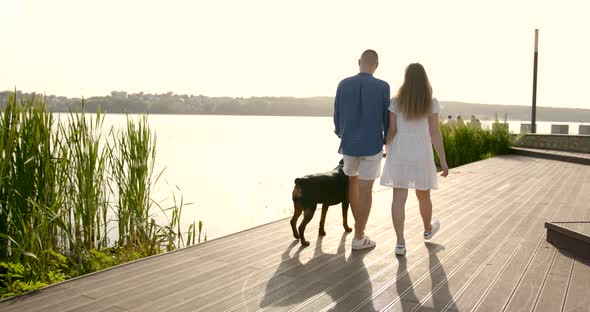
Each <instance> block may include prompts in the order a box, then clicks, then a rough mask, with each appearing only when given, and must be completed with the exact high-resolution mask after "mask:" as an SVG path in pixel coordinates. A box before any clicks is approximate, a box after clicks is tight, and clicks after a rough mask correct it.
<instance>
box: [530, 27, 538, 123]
mask: <svg viewBox="0 0 590 312" xmlns="http://www.w3.org/2000/svg"><path fill="white" fill-rule="evenodd" d="M538 58H539V30H538V29H535V56H534V62H533V109H532V114H531V115H532V116H531V133H537V61H538Z"/></svg>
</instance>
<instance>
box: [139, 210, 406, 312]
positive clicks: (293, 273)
mask: <svg viewBox="0 0 590 312" xmlns="http://www.w3.org/2000/svg"><path fill="white" fill-rule="evenodd" d="M416 218H418V217H417V216H416ZM388 223H389V222H383V224H384V226H385V228H387V227H389V228H391V226H390V225H389V224H388ZM391 234H392V233H390V234H389V235H391ZM298 269H299V268H298ZM285 274H290V275H294V276H297V272H293V271H291V272H289V271H288V270H287V271H285ZM221 286H224V285H221ZM176 295H177V294H175V296H176ZM202 296H206V293H205V294H200V295H198V296H197V297H202ZM240 296H241V293H240V292H238V294H237V295H236V297H238V298H237V299H236V300H240V299H239V297H240ZM207 299H208V300H211V298H210V297H207ZM192 301H193V302H194V303H190V304H191V305H192V306H195V307H197V306H199V305H198V303H199V298H195V299H193V300H192ZM215 302H216V301H212V302H210V305H213V304H215V306H217V305H216V303H215ZM186 304H189V303H186ZM148 308H149V307H148Z"/></svg>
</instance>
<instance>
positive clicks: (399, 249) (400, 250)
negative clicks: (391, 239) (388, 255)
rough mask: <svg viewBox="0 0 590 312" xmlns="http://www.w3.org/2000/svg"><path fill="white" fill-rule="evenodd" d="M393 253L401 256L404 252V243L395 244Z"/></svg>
mask: <svg viewBox="0 0 590 312" xmlns="http://www.w3.org/2000/svg"><path fill="white" fill-rule="evenodd" d="M395 254H396V255H398V256H403V255H405V254H406V245H395Z"/></svg>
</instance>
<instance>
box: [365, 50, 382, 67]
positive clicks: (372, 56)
mask: <svg viewBox="0 0 590 312" xmlns="http://www.w3.org/2000/svg"><path fill="white" fill-rule="evenodd" d="M361 64H367V65H376V64H379V56H378V55H377V52H375V51H374V50H370V49H369V50H366V51H365V52H363V54H361Z"/></svg>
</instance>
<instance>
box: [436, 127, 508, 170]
mask: <svg viewBox="0 0 590 312" xmlns="http://www.w3.org/2000/svg"><path fill="white" fill-rule="evenodd" d="M505 119H506V117H505ZM440 130H441V134H442V138H443V143H444V146H445V155H446V158H447V164H448V165H449V168H454V167H458V166H461V165H464V164H468V163H471V162H474V161H478V160H482V159H486V158H490V157H493V156H496V155H502V154H507V153H509V152H510V147H511V146H512V143H513V139H512V136H511V135H510V133H509V131H508V124H507V123H506V120H504V122H499V121H498V118H497V117H496V118H495V122H494V123H493V124H492V128H491V129H486V128H483V129H480V128H475V127H471V126H469V125H467V126H463V127H455V126H448V125H446V124H441V125H440ZM435 154H436V153H435ZM435 161H436V164H437V165H439V164H440V162H439V159H438V157H435Z"/></svg>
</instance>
